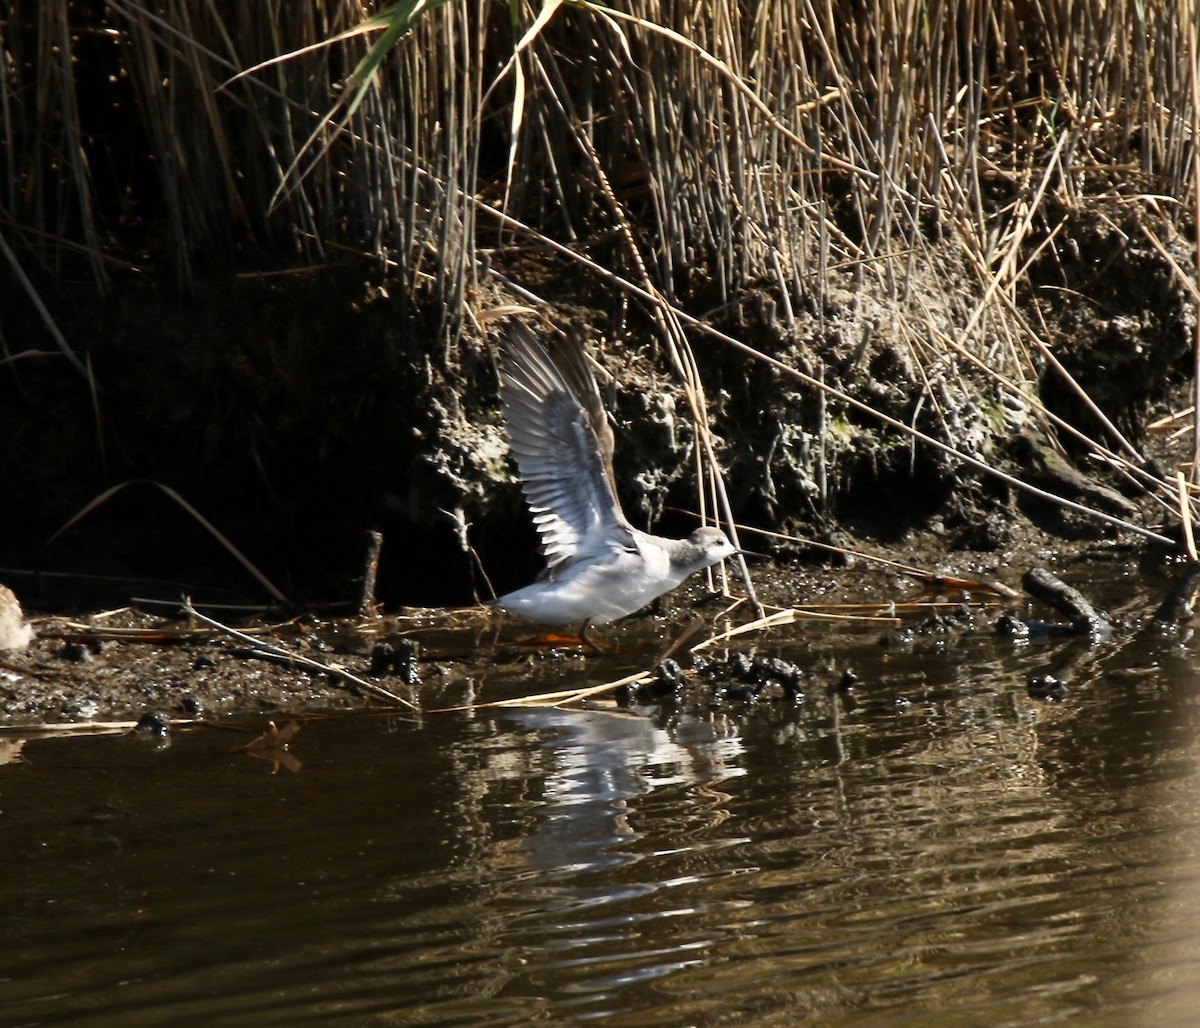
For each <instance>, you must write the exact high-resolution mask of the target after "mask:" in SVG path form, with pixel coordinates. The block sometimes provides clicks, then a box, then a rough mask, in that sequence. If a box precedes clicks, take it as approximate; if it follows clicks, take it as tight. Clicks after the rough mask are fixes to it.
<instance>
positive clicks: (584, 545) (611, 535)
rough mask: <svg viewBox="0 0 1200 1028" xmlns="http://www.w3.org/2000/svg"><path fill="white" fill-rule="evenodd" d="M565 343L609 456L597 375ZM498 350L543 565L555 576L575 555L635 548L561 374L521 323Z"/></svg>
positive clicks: (512, 437) (595, 443) (507, 414)
mask: <svg viewBox="0 0 1200 1028" xmlns="http://www.w3.org/2000/svg"><path fill="white" fill-rule="evenodd" d="M567 345H568V346H570V347H573V348H574V350H575V352H574V353H571V352H570V351H569V350H566V351H564V355H563V357H562V359H563V360H564V362H566V366H567V367H568V368H569V369H570V372H571V378H572V379H573V380H575V381H576V383H577V387H578V388H580V389H581V390H583V392H584V395H585V397H586V398H587V399H588V402H589V403H592V404H593V406H598V407H599V411H600V424H601V425H602V427H603V429H604V430H605V431H607V432H608V440H607V444H608V451H607V452H608V453H610V454H611V450H612V434H611V430H609V429H608V426H607V423H606V422H604V420H603V413H604V412H603V405H602V404H601V402H600V392H599V390H598V389H597V388H596V381H595V378H594V376H593V375H592V372H591V369H590V368H589V367H588V365H587V359H586V356H585V354H584V353H583V350H582V346H581V345H580V343H579V341H578V340H576V339H574V338H572V339H570V340H569V341H568V343H567ZM501 352H502V355H503V361H502V363H501V367H500V397H501V400H502V401H503V404H504V420H505V423H506V424H507V426H508V436H509V442H510V443H511V445H512V452H513V456H514V457H515V458H516V461H517V469H518V470H519V471H520V473H521V488H522V489H523V490H524V492H525V500H526V502H527V503H528V504H529V509H530V512H531V513H532V514H533V521H534V524H535V525H536V526H537V530H538V533H539V535H540V536H541V539H542V552H543V553H544V554H545V555H546V564H547V568H548V569H549V570H550V571H553V569H554V568H555V567H556V566H557V565H559V564H562V563H563V562H564V561H570V560H572V559H574V558H575V557H577V556H578V555H580V554H588V555H591V554H595V553H599V552H601V551H602V550H604V549H606V548H611V547H613V546H622V547H624V546H629V547H633V546H635V545H636V543H635V540H634V537H633V530H632V529H631V528H630V526H629V523H628V522H627V521H626V520H625V515H624V514H623V513H622V512H621V507H620V504H619V503H618V502H617V498H616V494H615V493H614V492H613V487H612V482H611V479H610V477H609V476H610V474H611V471H610V470H609V469H607V468H606V467H605V458H604V456H603V454H602V451H601V446H600V442H599V440H597V438H596V434H595V431H594V430H593V428H592V424H591V421H589V418H588V414H587V412H586V411H585V410H584V407H583V405H582V404H581V403H580V401H579V399H578V398H577V396H576V394H575V392H574V391H573V390H572V388H571V385H570V384H568V381H567V379H566V378H565V377H564V375H563V372H562V371H560V370H559V368H558V366H557V365H556V364H555V362H554V361H553V360H551V358H550V356H549V354H547V353H546V351H545V349H543V347H542V345H541V344H540V343H539V342H538V341H537V339H536V338H535V337H534V335H533V333H532V332H531V331H530V330H529V329H528V328H526V327H525V326H524V325H523V324H521V323H520V322H511V323H510V325H509V327H508V331H507V334H506V336H505V339H504V343H503V346H502V350H501ZM593 398H594V400H593ZM593 414H594V411H593Z"/></svg>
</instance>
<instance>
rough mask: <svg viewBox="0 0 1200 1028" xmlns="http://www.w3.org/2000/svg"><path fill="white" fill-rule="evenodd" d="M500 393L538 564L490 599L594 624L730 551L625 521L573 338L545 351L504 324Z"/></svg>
mask: <svg viewBox="0 0 1200 1028" xmlns="http://www.w3.org/2000/svg"><path fill="white" fill-rule="evenodd" d="M500 397H501V402H502V404H503V408H504V421H505V425H506V427H507V429H508V436H509V441H510V444H511V446H512V453H513V457H514V459H515V460H516V464H517V470H518V472H519V474H520V477H521V488H522V490H523V491H524V493H525V500H526V502H527V503H528V505H529V510H530V513H531V514H532V515H533V521H534V524H535V526H536V527H537V530H538V534H539V535H540V537H541V543H542V552H543V553H544V554H545V557H546V570H545V572H544V573H543V575H542V577H541V578H539V580H538V581H536V582H534V583H533V584H532V585H528V586H526V587H525V588H523V589H517V590H516V591H515V592H511V593H508V594H507V595H504V596H501V597H500V598H499V599H496V600H493V601H491V606H495V607H499V608H500V609H501V610H505V611H509V612H511V613H513V614H520V615H523V616H524V617H527V618H530V619H531V620H533V621H538V622H541V623H542V624H545V625H580V626H583V628H585V629H586V627H587V626H588V625H603V624H607V623H608V622H610V621H615V620H616V619H617V618H621V617H624V616H625V615H626V614H632V613H633V612H634V611H635V610H639V609H640V608H642V607H644V606H645V605H646V604H647V603H649V602H650V601H651V600H653V599H654V598H655V597H657V596H661V595H662V594H663V593H665V592H668V591H669V590H671V589H674V588H675V587H676V586H677V585H679V584H680V583H681V582H682V581H683V580H684V579H685V578H687V577H688V576H689V575H691V574H694V573H695V572H697V571H700V570H701V569H703V568H706V567H711V566H712V565H713V564H716V563H718V562H719V561H721V560H724V559H725V558H726V557H729V556H732V555H733V554H735V553H737V552H738V551H737V549H736V547H735V546H734V545H733V544H732V543H731V542H730V541H729V539H728V538H727V537H726V535H725V533H724V532H722V531H720V530H719V529H716V528H709V527H704V528H698V529H696V531H694V532H693V533H692V534H691V535H690V536H688V538H686V539H667V538H664V537H662V536H657V535H651V534H650V533H648V532H643V531H640V530H639V529H637V528H634V527H633V526H632V525H630V524H629V522H628V520H627V519H626V518H625V514H624V512H623V511H622V510H621V505H620V503H619V502H618V501H617V494H616V489H615V486H614V484H613V475H612V450H613V436H612V429H611V427H610V426H609V424H608V419H607V417H606V415H605V411H604V405H603V402H602V400H601V399H600V391H599V389H598V388H597V386H596V380H595V376H594V375H593V374H592V370H591V367H590V365H589V364H588V361H587V355H586V354H585V352H584V350H583V346H582V345H581V344H580V342H579V341H578V340H577V339H576V338H574V337H571V338H568V339H567V340H565V341H564V342H563V344H562V346H560V347H557V348H556V349H555V357H554V358H551V356H550V354H549V353H547V351H546V349H545V348H544V347H543V346H542V345H541V343H539V342H538V340H537V339H536V338H535V337H534V335H533V333H532V332H531V331H530V330H529V329H528V328H526V327H525V326H524V325H522V324H520V323H519V322H510V324H509V327H508V331H507V333H506V335H505V338H504V342H503V344H502V348H501V362H500Z"/></svg>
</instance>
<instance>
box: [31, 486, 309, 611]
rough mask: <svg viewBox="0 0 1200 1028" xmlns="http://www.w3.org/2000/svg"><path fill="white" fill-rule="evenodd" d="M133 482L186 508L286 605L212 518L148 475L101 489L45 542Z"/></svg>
mask: <svg viewBox="0 0 1200 1028" xmlns="http://www.w3.org/2000/svg"><path fill="white" fill-rule="evenodd" d="M132 485H150V486H153V487H154V488H155V489H159V490H161V491H162V492H163V493H165V494H166V495H167V496H168V497H169V498H170V499H172V500H174V501H175V502H176V503H177V504H178V505H179V506H180V507H182V508H183V509H184V510H185V511H187V513H188V514H190V515H191V516H192V517H193V518H194V519H195V521H196V523H197V524H199V525H200V527H201V528H203V529H204V530H205V531H206V532H208V534H209V535H211V536H212V537H213V538H214V539H216V541H217V542H218V543H220V544H221V546H223V547H224V548H225V550H226V551H227V552H228V553H229V554H230V556H232V557H233V558H234V559H235V560H236V561H237V562H238V563H239V564H241V565H242V567H244V568H245V569H246V570H247V571H249V572H250V574H251V575H253V576H254V578H255V580H256V581H257V582H258V583H259V584H260V585H261V586H262V587H263V588H264V589H266V590H267V592H268V593H270V594H271V596H272V597H273V598H274V599H275V600H277V601H278V602H279V603H281V604H284V605H285V606H286V605H287V602H288V600H287V597H286V596H285V595H284V594H283V593H282V592H281V591H280V590H279V589H277V588H276V587H275V585H274V584H273V583H272V582H271V580H270V579H269V578H267V576H266V575H264V574H263V573H262V572H261V571H259V570H258V568H256V567H255V566H254V565H253V564H252V563H251V562H250V560H249V559H248V558H247V557H246V556H245V555H244V554H243V553H242V551H241V550H239V549H238V548H237V547H236V546H234V545H233V543H231V542H230V541H229V540H228V539H227V538H226V537H225V536H224V534H223V533H222V532H221V531H220V530H219V529H218V528H217V527H216V526H215V525H214V524H213V523H212V522H211V521H209V520H208V519H207V518H206V517H205V516H204V515H203V514H201V513H200V512H199V511H198V510H196V508H195V507H193V506H192V505H191V504H190V503H188V501H187V500H185V499H184V498H183V497H182V496H180V495H179V493H177V492H176V491H175V490H174V489H172V488H171V487H170V486H169V485H163V483H161V482H154V481H152V480H150V479H147V478H134V479H130V480H129V481H127V482H121V483H119V484H117V485H114V486H111V487H110V488H108V489H105V490H104V492H102V493H101V494H100V495H99V496H97V497H95V498H94V499H92V500H91V501H90V502H88V503H87V504H86V505H85V506H84V507H83V509H82V510H80V511H79V512H78V513H76V514H75V515H74V516H73V517H71V518H70V520H68V521H67V523H66V524H64V525H63V526H62V527H61V528H60V529H59V530H58V531H57V532H55V533H54V534H53V535H52V536H51V537H50V538H49V540H47V543H46V545H47V546H49V545H50V543H53V542H54V540H55V539H57V538H58V537H59V536H60V535H62V534H63V533H64V532H66V531H67V530H68V529H69V528H71V526H72V525H75V524H77V523H78V522H79V521H81V520H82V519H83V518H85V517H87V515H88V514H90V513H91V512H92V511H94V510H95V509H96V508H97V507H100V506H102V505H103V504H105V503H107V502H108V501H109V500H110V499H112V498H113V497H114V496H115V495H116V494H117V493H119V492H121V491H122V490H123V489H125V488H127V487H128V486H132Z"/></svg>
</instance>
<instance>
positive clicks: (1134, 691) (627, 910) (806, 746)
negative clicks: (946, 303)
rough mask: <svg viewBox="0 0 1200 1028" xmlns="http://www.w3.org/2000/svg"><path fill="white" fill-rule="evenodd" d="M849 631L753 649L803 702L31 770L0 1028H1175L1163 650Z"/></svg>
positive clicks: (184, 740) (8, 823) (17, 837)
mask: <svg viewBox="0 0 1200 1028" xmlns="http://www.w3.org/2000/svg"><path fill="white" fill-rule="evenodd" d="M1116 585H1117V583H1114V587H1115V586H1116ZM1120 588H1121V595H1125V593H1126V592H1127V591H1128V589H1129V586H1128V584H1127V583H1126V584H1125V585H1122V586H1121V587H1120ZM1139 588H1141V587H1140V586H1139ZM1143 599H1145V602H1143ZM1135 601H1136V602H1135ZM1130 605H1131V606H1132V607H1134V608H1136V609H1139V610H1140V609H1142V608H1143V607H1149V608H1151V609H1152V606H1153V603H1152V601H1151V600H1150V599H1148V598H1142V597H1139V596H1135V597H1133V598H1132V599H1131V601H1130ZM878 635H879V632H878V631H875V630H862V629H857V630H846V631H842V632H837V631H834V630H832V629H825V628H820V629H812V628H804V629H799V630H794V631H793V630H787V631H781V632H780V633H777V634H775V635H773V636H772V637H771V638H770V640H767V641H764V640H762V639H760V640H758V642H757V645H758V646H759V648H760V651H762V652H770V653H772V654H773V655H774V654H779V655H783V656H786V657H788V658H789V659H795V660H797V661H798V662H803V663H804V665H805V666H806V667H807V668H808V669H809V670H810V682H809V687H808V690H807V694H806V697H805V699H804V701H803V702H802V703H800V704H798V705H792V704H788V703H773V704H757V705H754V706H743V707H739V706H737V705H726V706H723V707H722V708H720V709H716V710H710V709H706V708H705V707H704V706H703V705H691V706H685V707H682V708H674V707H672V708H668V709H660V708H656V709H653V710H650V709H644V710H633V711H622V710H616V709H613V708H611V707H608V706H605V707H603V708H600V707H597V708H593V709H584V710H578V709H577V710H554V709H485V710H476V711H474V712H466V713H464V712H460V713H449V714H425V715H421V716H407V715H406V716H352V717H346V716H341V717H337V718H330V719H328V720H310V721H306V722H305V723H304V725H303V728H302V731H301V732H300V734H299V735H298V736H297V737H296V739H295V741H294V743H293V745H292V753H293V754H294V756H295V759H296V761H297V762H298V764H299V765H300V766H299V767H298V768H294V769H292V770H289V768H288V767H286V766H278V767H276V766H275V765H274V764H273V763H272V762H271V761H266V760H256V759H253V758H251V757H249V756H248V755H246V754H244V753H238V752H231V748H232V747H234V746H235V745H237V744H238V743H240V742H243V741H245V739H246V738H248V737H249V736H247V735H246V734H244V733H242V734H239V733H235V732H234V731H232V730H230V729H229V728H228V727H225V728H215V727H202V728H196V729H191V730H176V731H175V732H174V733H173V738H172V742H171V745H169V746H167V747H157V746H155V745H154V744H153V743H152V742H151V741H149V740H147V739H145V738H143V737H141V736H133V735H127V736H102V737H85V738H71V739H64V738H54V739H32V740H30V741H29V742H28V743H27V744H26V745H25V748H24V750H23V752H22V758H23V759H22V760H20V761H17V762H13V763H10V764H7V765H5V766H3V767H0V823H2V825H3V840H4V841H3V843H2V849H0V910H3V914H2V915H0V917H2V918H3V922H4V930H3V932H0V1022H3V1023H5V1024H53V1023H66V1022H70V1023H75V1024H128V1023H139V1024H166V1023H178V1024H184V1023H204V1024H251V1023H253V1024H256V1025H264V1024H289V1025H295V1024H329V1023H338V1022H341V1023H387V1024H481V1025H499V1024H512V1025H517V1024H526V1023H529V1022H531V1021H542V1022H545V1023H553V1024H570V1023H579V1022H585V1021H588V1020H603V1021H604V1023H606V1024H617V1025H620V1024H627V1025H681V1024H717V1023H754V1024H766V1025H771V1024H780V1025H783V1024H795V1023H797V1022H802V1021H805V1020H810V1021H814V1022H818V1021H819V1022H820V1023H822V1024H842V1023H844V1024H855V1025H859V1024H866V1025H872V1024H879V1025H884V1024H887V1025H895V1024H917V1023H931V1022H934V1021H936V1022H937V1023H939V1024H1054V1023H1063V1024H1079V1023H1087V1024H1112V1025H1124V1024H1129V1025H1136V1024H1150V1023H1153V1024H1156V1025H1157V1024H1173V1023H1174V1024H1189V1023H1195V1015H1194V1011H1195V1010H1196V1009H1200V862H1198V860H1197V857H1198V854H1200V760H1198V758H1200V747H1198V744H1197V725H1198V719H1200V712H1198V704H1197V690H1196V688H1195V681H1196V671H1197V664H1198V660H1197V651H1196V644H1195V641H1194V640H1193V639H1192V638H1191V637H1190V636H1189V635H1187V634H1186V633H1185V634H1177V633H1164V632H1158V631H1155V630H1152V629H1148V628H1143V627H1139V626H1138V625H1136V624H1132V623H1130V624H1127V625H1126V626H1125V627H1124V628H1123V630H1122V631H1121V632H1119V633H1118V634H1117V636H1115V637H1114V639H1112V640H1109V641H1101V642H1093V643H1089V642H1087V641H1066V642H1055V643H1052V644H1045V645H1041V646H1037V645H1034V646H1018V647H1014V646H1013V645H1012V644H1011V643H1006V642H1001V641H998V640H996V639H994V638H993V637H992V636H991V635H990V633H989V632H988V631H987V629H986V622H983V623H982V624H981V627H980V630H979V631H978V632H975V633H968V634H967V635H966V636H961V637H953V638H951V639H948V640H945V641H937V640H934V641H932V642H923V643H919V644H918V645H916V646H915V647H914V648H911V649H906V648H901V649H895V648H886V647H880V646H879V645H878V642H877V639H878ZM748 645H750V644H748ZM606 662H607V663H606ZM618 664H619V661H618V660H617V659H616V658H605V659H604V660H602V661H599V662H582V661H575V662H570V661H568V662H566V663H565V665H558V664H555V663H553V662H545V663H544V664H543V665H538V666H536V667H533V668H532V670H530V671H528V672H521V674H528V675H530V677H529V678H528V680H527V681H523V682H521V683H519V684H520V685H521V686H522V689H523V691H535V690H538V689H542V688H546V689H549V688H559V687H562V686H563V685H564V683H566V684H571V683H574V682H576V681H602V680H604V677H605V675H606V674H608V673H612V672H616V671H618V670H619V667H618ZM846 667H853V668H854V670H855V672H856V673H857V675H858V683H857V685H856V686H855V688H854V690H853V692H852V693H851V694H849V695H845V694H840V693H838V692H837V691H836V690H830V689H826V688H820V687H818V686H819V685H820V683H821V682H823V681H828V683H829V684H830V685H832V684H834V683H836V681H837V680H838V677H839V674H840V670H842V669H844V668H846ZM1149 667H1154V668H1155V669H1156V670H1154V671H1153V672H1151V673H1147V674H1145V675H1141V676H1138V677H1129V676H1128V675H1125V674H1124V672H1125V671H1127V670H1128V669H1129V668H1149ZM1046 669H1051V670H1055V671H1057V672H1058V673H1059V674H1060V675H1062V677H1063V678H1064V679H1065V680H1066V681H1067V682H1068V687H1069V692H1068V694H1067V697H1066V699H1065V700H1064V701H1063V702H1061V703H1045V702H1039V701H1036V700H1034V699H1031V698H1030V697H1029V695H1028V694H1027V692H1026V688H1025V683H1026V680H1027V678H1028V677H1029V675H1031V674H1033V673H1035V672H1037V671H1039V670H1046ZM507 674H508V676H509V678H511V677H512V675H513V674H514V672H512V671H511V670H510V671H509V672H507ZM613 676H614V677H615V674H614V675H613ZM503 684H504V683H503V682H501V681H499V680H496V681H488V680H484V681H476V682H473V683H472V684H471V688H472V690H474V691H475V692H477V693H485V694H486V693H489V691H492V692H494V691H495V690H497V689H498V688H500V687H501V686H502V685H503ZM514 684H516V683H513V682H512V681H508V682H507V685H508V686H510V687H511V686H514ZM450 698H452V697H450ZM246 727H247V728H248V729H250V730H251V731H258V730H259V729H260V728H261V724H258V723H256V724H254V725H250V726H246Z"/></svg>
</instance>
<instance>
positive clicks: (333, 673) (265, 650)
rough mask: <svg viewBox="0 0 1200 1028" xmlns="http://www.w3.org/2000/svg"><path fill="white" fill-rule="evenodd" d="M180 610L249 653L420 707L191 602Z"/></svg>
mask: <svg viewBox="0 0 1200 1028" xmlns="http://www.w3.org/2000/svg"><path fill="white" fill-rule="evenodd" d="M181 608H182V610H183V611H184V613H185V614H187V616H188V617H190V618H193V619H195V620H196V621H199V622H201V623H202V624H205V625H208V626H209V627H210V628H214V629H216V630H217V631H218V632H221V633H222V634H224V635H227V636H229V637H230V638H232V639H237V640H238V641H239V642H243V643H245V644H246V645H247V646H249V647H250V650H251V654H252V655H255V656H262V657H264V658H268V659H270V658H274V659H276V660H281V661H285V662H287V663H288V664H292V665H295V666H296V667H299V668H302V669H304V670H305V671H309V672H314V673H317V674H323V675H327V676H328V677H329V678H330V679H332V680H334V681H336V680H338V679H342V680H343V681H346V682H349V683H351V684H352V685H354V686H355V687H357V688H359V689H361V690H362V691H363V692H365V693H368V694H369V695H371V696H374V697H376V698H378V699H382V700H387V701H388V702H390V703H396V704H399V705H400V706H402V707H406V708H407V709H408V710H419V709H420V708H419V707H418V706H417V705H416V704H415V703H413V702H412V701H411V700H406V699H405V698H404V697H403V696H397V695H396V694H395V693H394V692H390V691H389V690H387V689H385V688H383V686H380V685H376V684H375V683H374V682H368V681H366V680H365V679H363V678H359V677H358V676H357V675H355V674H353V673H352V672H350V671H349V670H347V669H346V668H344V667H342V666H341V665H340V664H326V663H324V662H323V661H319V660H313V659H312V658H311V657H306V656H304V655H302V654H299V653H294V652H292V651H291V650H289V649H287V648H285V647H283V646H276V645H274V644H273V643H267V642H264V641H263V640H262V639H257V638H255V637H254V636H252V635H249V634H247V633H246V632H242V631H240V630H238V629H236V628H230V627H229V626H228V625H223V624H221V622H220V621H217V620H215V619H214V618H210V617H208V616H207V615H205V614H201V613H200V612H199V611H198V610H196V608H195V607H193V606H192V602H191V600H188V599H185V600H184V601H183V603H182V604H181Z"/></svg>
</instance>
